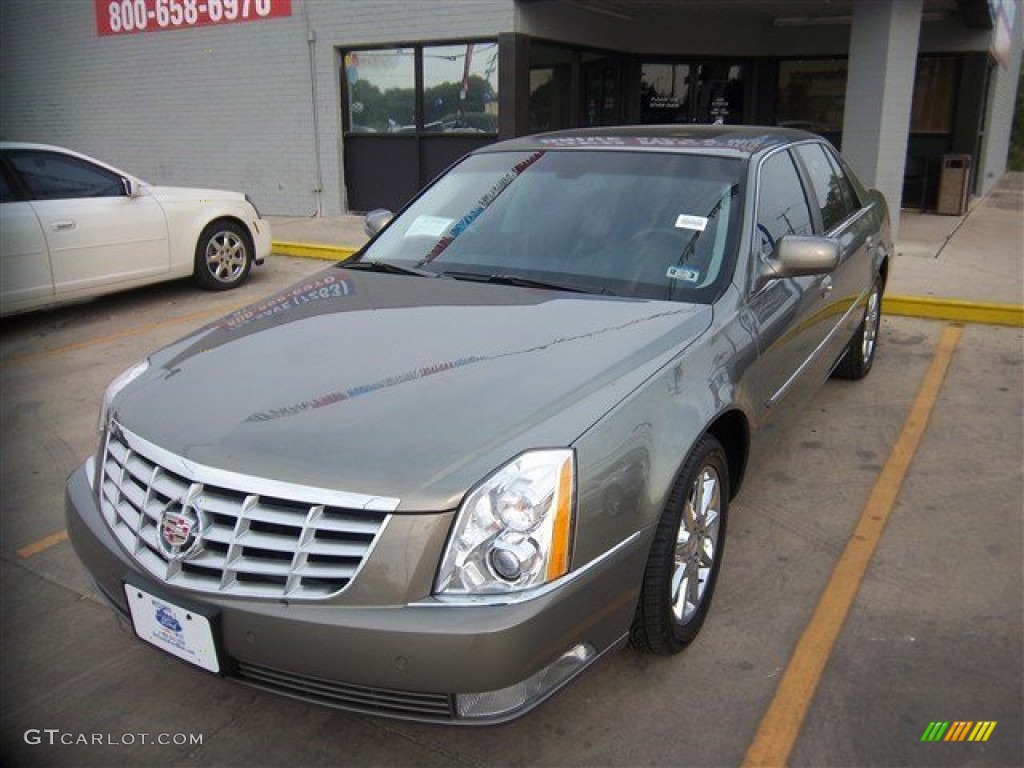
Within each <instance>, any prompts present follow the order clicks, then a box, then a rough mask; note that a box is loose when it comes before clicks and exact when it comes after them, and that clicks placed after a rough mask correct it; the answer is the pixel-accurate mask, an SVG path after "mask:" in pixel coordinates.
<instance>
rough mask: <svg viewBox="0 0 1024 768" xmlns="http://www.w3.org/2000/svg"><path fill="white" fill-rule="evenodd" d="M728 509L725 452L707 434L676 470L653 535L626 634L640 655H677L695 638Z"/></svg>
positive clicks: (708, 596) (709, 594) (718, 559)
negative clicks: (678, 469)
mask: <svg viewBox="0 0 1024 768" xmlns="http://www.w3.org/2000/svg"><path fill="white" fill-rule="evenodd" d="M728 507H729V465H728V462H727V460H726V456H725V451H724V450H723V448H722V445H721V443H719V442H718V440H716V439H715V438H714V437H713V436H711V435H705V436H704V437H702V438H701V439H700V440H699V441H698V442H697V444H696V445H695V446H694V448H693V450H692V451H691V452H690V456H689V457H688V458H687V460H686V464H685V465H684V466H683V469H682V471H680V473H679V477H678V479H677V480H676V484H675V486H674V487H673V489H672V492H671V493H670V494H669V499H668V503H667V504H666V505H665V511H664V512H663V513H662V516H661V520H660V521H659V522H658V528H657V531H656V532H655V534H654V543H653V544H652V545H651V552H650V555H648V559H647V568H646V570H645V571H644V580H643V585H642V588H641V592H640V600H639V602H638V604H637V609H636V616H635V617H634V619H633V626H632V629H631V630H630V640H631V641H632V643H633V645H634V646H635V647H636V648H638V649H639V650H642V651H647V652H649V653H656V654H659V655H671V654H676V653H679V652H680V651H681V650H683V649H684V648H685V647H686V646H687V645H689V644H690V643H691V642H693V640H694V638H695V637H697V633H698V632H700V628H701V626H703V624H704V619H705V618H706V617H707V613H708V609H709V608H710V607H711V597H712V595H713V594H714V591H715V584H716V583H717V581H718V571H719V568H720V567H721V564H722V553H723V551H724V550H723V546H724V544H725V527H726V519H727V516H728Z"/></svg>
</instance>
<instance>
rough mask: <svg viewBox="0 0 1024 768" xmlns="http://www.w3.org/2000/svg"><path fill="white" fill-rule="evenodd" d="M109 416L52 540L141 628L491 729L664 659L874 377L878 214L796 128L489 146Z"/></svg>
mask: <svg viewBox="0 0 1024 768" xmlns="http://www.w3.org/2000/svg"><path fill="white" fill-rule="evenodd" d="M367 227H368V229H369V230H371V231H372V234H374V237H373V239H372V240H371V241H370V243H369V244H368V245H367V246H365V247H364V248H363V249H362V250H361V251H359V252H358V253H357V254H356V255H355V256H354V257H353V258H351V259H350V260H348V261H345V262H342V263H339V264H335V265H334V266H331V267H329V268H327V269H325V270H323V271H322V272H320V273H319V274H318V275H316V276H315V277H313V278H310V279H309V280H307V281H306V282H304V283H302V284H299V285H295V286H293V287H292V288H291V289H290V290H286V291H284V292H282V293H279V294H277V295H275V296H273V297H271V298H268V299H266V300H264V301H262V302H260V303H259V304H256V305H254V306H251V307H249V308H247V309H245V310H242V311H239V312H236V313H235V314H233V315H230V316H228V317H225V318H224V319H222V320H221V321H219V322H217V323H214V324H211V325H208V326H207V327H205V328H203V329H201V330H199V331H197V332H196V333H194V334H192V335H191V336H188V337H186V338H184V339H182V340H181V341H179V342H177V343H175V344H172V345H171V346H169V347H167V348H165V349H162V350H160V351H158V352H155V353H153V354H152V355H150V356H149V357H148V358H147V359H145V360H143V361H141V362H140V363H139V364H138V365H136V366H134V367H133V368H131V369H130V370H128V371H126V372H125V373H124V374H122V375H121V376H120V377H118V378H117V379H116V380H115V381H114V382H113V383H112V384H111V385H110V387H109V389H108V390H107V392H106V395H105V397H104V402H103V409H102V415H101V421H100V430H101V439H100V443H99V447H98V450H97V452H96V455H95V457H93V458H90V459H89V460H88V461H87V462H86V463H85V464H84V466H83V467H81V468H80V469H78V470H77V471H76V472H75V473H74V474H72V476H71V477H70V478H69V480H68V485H67V494H66V501H67V503H66V506H67V516H68V529H69V532H70V535H71V539H72V541H73V543H74V546H75V549H76V551H77V553H78V555H79V557H80V558H81V559H82V561H83V563H84V564H85V566H86V567H87V568H88V570H89V571H90V572H91V574H92V576H93V577H94V578H95V581H96V583H97V585H98V587H99V589H100V591H101V592H102V593H103V594H104V595H105V596H106V597H107V598H108V599H109V601H110V603H111V604H112V605H113V607H114V608H115V610H116V611H117V613H118V614H119V615H121V616H122V617H124V619H125V620H126V621H129V622H130V623H131V625H132V626H133V627H134V629H135V632H136V633H137V635H138V636H139V638H140V639H141V640H143V641H145V642H147V643H150V644H152V645H153V646H156V647H157V648H159V649H162V650H163V651H165V652H167V653H169V654H172V655H174V656H177V657H179V658H180V659H183V660H184V661H186V662H188V663H190V664H192V665H195V666H196V667H199V668H201V669H204V670H207V671H208V672H210V673H213V674H216V675H221V676H226V677H231V678H236V679H238V680H241V681H243V682H246V683H249V684H251V685H255V686H258V687H261V688H265V689H268V690H272V691H276V692H279V693H282V694H286V695H290V696H295V697H299V698H302V699H306V700H310V701H316V702H320V703H324V704H328V705H333V706H338V707H342V708H345V709H350V710H356V711H359V712H366V713H374V714H380V715H388V716H392V717H400V718H410V719H416V720H425V721H435V722H457V723H493V722H499V721H503V720H508V719H511V718H514V717H517V716H519V715H521V714H523V713H524V712H526V711H528V710H530V709H531V708H533V707H534V706H536V705H537V704H538V703H540V702H541V701H543V700H544V699H546V698H547V697H548V696H550V695H551V694H552V693H554V692H555V691H557V690H558V689H559V688H561V687H562V686H564V685H565V684H566V683H568V682H569V681H570V680H572V679H573V678H574V677H575V676H576V675H578V674H579V673H580V672H581V671H583V670H584V669H586V668H587V667H588V666H589V665H590V664H592V663H594V662H595V661H596V660H597V659H599V658H601V657H602V656H604V655H606V654H608V653H610V652H611V651H613V650H614V649H616V648H619V647H621V646H622V645H623V644H625V643H627V642H632V643H633V644H634V645H635V646H637V647H638V648H640V649H642V650H645V651H649V652H652V653H658V654H672V653H677V652H678V651H680V650H682V649H683V648H684V647H685V646H686V645H687V644H688V643H690V642H691V641H692V640H693V639H694V637H695V636H696V635H697V633H698V631H699V630H700V627H701V625H702V624H703V622H704V620H705V617H706V616H707V613H708V609H709V608H710V605H711V598H712V594H713V592H714V589H715V582H716V579H717V575H718V570H719V568H720V567H721V565H722V556H723V547H724V544H725V535H726V529H727V523H728V512H729V502H730V500H731V499H732V498H733V497H734V496H735V495H736V493H737V492H738V491H739V488H740V485H741V482H742V480H743V477H744V474H745V473H747V472H748V471H749V470H750V469H751V468H752V467H753V466H754V465H755V464H756V463H757V461H758V458H759V456H761V455H762V454H763V453H764V451H765V448H766V446H767V445H769V444H770V442H771V441H772V439H773V436H774V434H775V433H777V431H778V430H779V429H780V428H781V427H782V426H783V425H785V424H786V423H787V422H789V421H790V420H791V418H790V417H791V416H793V415H795V414H797V413H799V412H800V411H801V409H802V408H803V407H805V406H806V403H807V401H808V398H809V397H810V396H811V394H812V393H813V392H814V390H815V389H816V388H817V387H818V386H819V385H820V384H822V382H824V381H825V379H827V378H828V377H829V376H830V375H838V376H842V377H845V378H861V377H863V376H864V375H866V374H867V373H868V371H869V370H870V368H871V364H872V361H873V359H874V355H875V348H876V343H877V334H878V326H879V307H880V302H881V296H882V291H883V289H884V287H885V281H886V276H887V274H888V271H889V268H890V261H891V255H892V253H893V248H892V241H891V236H890V231H889V221H888V213H887V210H886V204H885V201H884V199H883V198H882V196H881V195H880V194H879V193H878V192H875V191H869V190H866V189H865V188H864V187H863V186H862V185H861V183H860V182H859V181H858V180H857V178H856V177H855V176H854V174H853V173H851V172H850V170H849V168H847V167H846V166H845V165H844V163H843V161H842V160H841V159H840V158H839V157H838V155H837V154H836V153H835V152H834V150H833V149H832V148H831V146H829V145H828V144H826V143H825V142H824V141H822V140H821V139H820V138H818V137H816V136H814V135H812V134H808V133H803V132H800V131H793V130H782V129H773V128H754V127H725V126H707V127H690V126H685V127H676V126H672V127H669V126H665V127H659V128H652V127H625V128H610V129H600V130H586V131H572V132H562V133H553V134H544V135H539V136H533V137H527V138H521V139H516V140H513V141H508V142H504V143H498V144H494V145H492V146H489V147H487V148H486V149H483V150H480V151H478V152H475V153H473V154H471V155H469V156H468V157H466V158H465V159H463V160H462V161H461V162H459V163H457V164H456V165H455V166H453V167H452V168H451V169H450V170H449V171H448V172H447V173H445V174H444V175H443V176H441V177H440V178H439V179H437V180H436V181H435V182H434V183H433V184H432V185H431V186H430V187H429V188H428V189H426V190H425V191H424V192H423V193H422V194H421V195H420V196H419V197H417V198H416V199H415V200H413V201H412V202H411V203H410V204H409V205H408V206H407V207H406V208H405V209H404V210H403V211H402V212H400V213H399V214H398V215H397V216H395V217H393V218H391V217H390V215H389V214H387V213H385V212H374V213H373V214H371V215H370V216H368V218H367Z"/></svg>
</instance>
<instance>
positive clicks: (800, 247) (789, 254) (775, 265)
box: [754, 235, 839, 290]
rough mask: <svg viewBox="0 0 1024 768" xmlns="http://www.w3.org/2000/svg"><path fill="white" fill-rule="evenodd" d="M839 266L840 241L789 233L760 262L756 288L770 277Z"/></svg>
mask: <svg viewBox="0 0 1024 768" xmlns="http://www.w3.org/2000/svg"><path fill="white" fill-rule="evenodd" d="M837 266H839V242H838V241H837V240H832V239H830V238H827V237H804V236H801V235H786V236H785V237H783V238H781V239H780V240H779V242H778V243H777V244H776V247H775V253H773V254H772V256H771V258H770V259H767V260H764V261H762V262H761V268H760V270H759V271H758V275H757V281H756V283H757V284H756V285H755V287H754V288H755V290H758V289H760V288H761V286H763V285H764V284H765V283H767V282H769V281H770V280H778V279H780V278H783V277H800V276H801V275H827V274H828V273H829V272H832V271H833V270H834V269H835V268H836V267H837Z"/></svg>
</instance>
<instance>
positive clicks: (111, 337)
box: [2, 301, 252, 365]
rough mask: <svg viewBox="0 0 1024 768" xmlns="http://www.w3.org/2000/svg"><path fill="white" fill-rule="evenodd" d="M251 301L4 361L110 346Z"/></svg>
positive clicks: (234, 308)
mask: <svg viewBox="0 0 1024 768" xmlns="http://www.w3.org/2000/svg"><path fill="white" fill-rule="evenodd" d="M251 303H252V302H251V301H244V302H242V303H240V304H232V305H230V306H227V307H224V306H218V307H217V308H215V309H204V310H200V311H199V312H192V313H191V314H188V315H181V316H180V317H172V318H170V319H168V320H157V321H156V322H153V323H146V324H145V325H137V326H135V327H134V328H131V329H129V330H127V331H118V332H117V333H108V334H106V335H105V336H94V337H92V338H88V339H83V340H82V341H76V342H72V343H71V344H64V345H62V346H59V347H53V348H52V349H41V350H39V351H38V352H29V353H27V354H24V355H15V356H14V357H11V358H9V359H7V360H3V361H2V362H3V364H4V365H15V364H18V363H28V362H31V361H33V360H41V359H43V358H47V357H54V356H55V355H62V354H64V353H65V352H74V351H75V350H77V349H87V348H88V347H95V346H99V345H102V344H109V343H110V342H113V341H119V340H121V339H127V338H130V337H132V336H138V335H139V334H140V333H148V332H149V331H153V330H156V329H157V328H163V327H164V326H168V325H177V324H178V323H188V322H192V321H194V320H202V319H204V318H207V317H211V316H219V315H227V314H230V313H231V312H234V311H235V310H237V309H241V308H242V307H246V306H248V305H249V304H251Z"/></svg>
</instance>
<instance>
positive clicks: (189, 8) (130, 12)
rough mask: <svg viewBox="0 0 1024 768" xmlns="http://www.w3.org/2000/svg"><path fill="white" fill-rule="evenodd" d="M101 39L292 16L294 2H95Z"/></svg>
mask: <svg viewBox="0 0 1024 768" xmlns="http://www.w3.org/2000/svg"><path fill="white" fill-rule="evenodd" d="M93 1H94V3H95V5H96V31H97V32H98V33H99V34H100V35H131V34H135V33H137V32H159V31H161V30H168V29H189V28H191V27H205V26H209V25H211V24H234V23H237V22H241V21H263V20H265V19H272V18H277V17H281V16H291V15H292V0H93Z"/></svg>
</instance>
